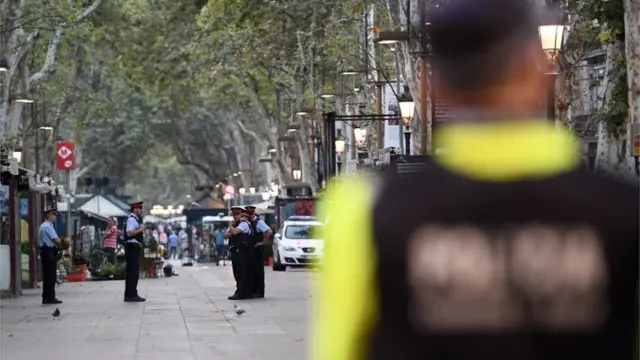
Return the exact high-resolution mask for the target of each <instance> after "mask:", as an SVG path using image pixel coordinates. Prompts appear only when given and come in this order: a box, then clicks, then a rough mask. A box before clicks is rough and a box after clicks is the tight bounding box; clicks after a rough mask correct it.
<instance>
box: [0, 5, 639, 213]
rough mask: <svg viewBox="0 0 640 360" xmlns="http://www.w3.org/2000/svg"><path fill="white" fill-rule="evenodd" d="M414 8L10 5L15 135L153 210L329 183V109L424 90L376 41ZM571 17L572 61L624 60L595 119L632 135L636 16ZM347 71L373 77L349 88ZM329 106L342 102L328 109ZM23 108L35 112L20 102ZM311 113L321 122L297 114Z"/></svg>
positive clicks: (0, 44) (9, 134) (2, 53)
mask: <svg viewBox="0 0 640 360" xmlns="http://www.w3.org/2000/svg"><path fill="white" fill-rule="evenodd" d="M434 1H435V0H434ZM627 1H628V2H633V1H632V0H627ZM405 4H406V2H404V1H397V0H377V1H369V2H368V3H367V2H363V1H359V0H239V1H233V2H230V1H224V0H208V1H207V0H126V1H125V0H109V1H100V0H94V1H87V0H82V1H80V0H74V1H68V2H62V3H61V2H55V3H50V2H42V1H40V0H21V1H18V0H1V1H0V6H1V7H0V9H2V14H3V16H2V17H1V18H0V26H1V29H2V30H1V33H0V34H1V35H2V36H1V37H0V66H4V65H6V67H7V68H8V69H9V71H6V72H2V73H0V79H1V81H2V82H1V83H0V86H1V90H2V91H1V92H0V95H1V96H0V124H1V125H2V126H0V129H2V137H3V139H5V143H7V142H10V143H11V144H12V145H15V146H22V147H23V148H30V149H35V148H39V149H40V150H41V151H40V154H41V156H42V158H41V159H38V160H39V162H40V169H39V170H40V172H43V173H45V174H52V173H54V171H55V170H54V160H55V154H54V151H53V150H54V147H55V142H56V141H59V140H72V141H75V142H76V143H77V147H78V151H79V152H78V155H79V156H78V161H79V168H78V171H77V172H76V177H77V178H81V177H87V176H99V177H104V176H107V177H112V178H121V179H125V181H123V182H122V183H123V188H122V189H121V190H122V191H124V185H127V184H128V185H127V189H128V190H127V191H133V192H135V193H136V194H138V195H139V196H140V197H143V198H146V199H149V200H157V201H165V202H171V201H175V199H177V198H179V197H180V196H182V195H184V193H185V192H188V191H190V190H189V187H191V186H195V185H207V184H208V185H211V184H215V183H218V182H224V181H231V179H229V177H230V174H232V173H234V172H237V171H239V170H243V171H242V174H243V176H242V179H240V181H241V183H237V184H236V185H238V186H245V187H250V186H251V187H260V186H267V185H268V184H269V183H270V182H271V181H282V182H286V181H289V180H290V174H291V170H292V169H293V168H297V167H301V168H302V169H303V170H304V172H303V173H304V174H305V175H304V176H305V179H304V180H306V181H308V182H310V183H314V182H315V171H314V170H313V169H314V164H313V162H314V148H313V144H310V143H309V135H310V134H312V135H319V133H318V131H319V129H320V127H319V126H318V125H319V120H320V119H321V117H320V116H321V113H322V111H327V110H330V109H336V108H341V107H343V106H345V103H357V104H360V107H361V108H362V109H368V110H370V111H371V110H374V103H375V101H374V94H373V90H374V89H373V86H372V85H371V82H372V80H373V78H372V76H371V72H372V71H378V72H379V73H380V74H381V75H382V78H383V79H389V78H391V77H392V76H390V75H389V74H392V73H395V60H396V56H398V59H399V60H400V63H401V66H402V72H401V76H402V77H403V82H405V83H408V84H409V85H415V84H416V83H417V81H416V77H417V73H416V71H415V68H414V63H415V61H414V60H415V59H412V56H413V55H408V54H406V53H405V52H404V51H402V52H399V54H397V55H395V54H393V53H391V52H383V53H382V54H381V56H380V58H379V59H378V60H377V61H372V60H374V59H373V57H372V56H373V53H374V52H373V49H372V46H371V44H372V42H371V38H372V36H373V34H374V32H375V31H377V30H378V29H380V28H387V29H389V28H398V27H402V26H403V24H405V23H406V18H407V15H409V16H410V18H411V20H412V21H411V22H412V26H419V24H417V23H416V21H417V19H416V15H415V13H413V12H415V11H416V9H418V1H415V0H412V1H410V5H411V6H412V11H413V12H412V13H410V14H407V13H406V10H407V9H405V8H404V6H405ZM434 4H435V2H434ZM432 5H433V4H432ZM434 6H435V5H434ZM566 10H567V11H568V12H569V13H571V14H572V17H571V18H570V19H571V20H570V21H571V22H572V24H571V25H572V31H571V38H570V39H571V40H570V42H571V41H573V44H574V46H573V48H572V49H573V50H572V51H573V53H571V54H570V53H569V52H567V54H568V55H567V59H568V60H567V63H571V64H572V65H576V64H577V63H579V60H580V59H582V57H581V56H582V55H584V54H586V53H587V52H589V51H595V50H597V48H602V47H605V48H606V47H607V46H609V45H612V46H613V45H615V46H617V49H618V51H617V52H616V55H615V57H614V58H613V59H614V60H615V61H614V62H612V63H611V66H609V67H608V68H607V72H608V75H607V79H608V81H610V82H611V84H613V85H612V87H611V89H610V90H609V91H608V94H609V96H608V97H607V99H606V104H607V106H604V107H602V108H600V109H599V110H598V111H597V112H595V113H594V119H596V121H598V122H600V123H602V124H605V125H606V128H607V129H608V131H609V132H610V133H612V134H614V135H616V136H617V135H618V134H619V133H621V132H623V130H624V129H623V124H624V122H625V119H626V111H627V110H626V109H627V108H628V104H629V100H628V97H627V96H626V94H627V93H628V85H627V77H626V74H627V69H626V66H627V64H628V63H627V62H625V52H624V42H625V11H624V10H625V4H624V3H623V0H612V1H604V2H603V1H596V0H572V1H570V2H569V3H568V6H567V8H566ZM627 25H628V24H627ZM400 49H403V48H400ZM571 56H573V57H571ZM346 69H350V70H355V71H356V72H358V75H357V76H354V77H350V78H346V77H341V76H340V73H341V72H342V71H344V70H346ZM572 71H573V70H572ZM567 73H569V71H568V72H567ZM569 77H570V76H569ZM354 88H359V89H362V91H360V92H356V91H353V89H354ZM416 89H417V88H416V87H415V86H412V90H414V98H416V99H417V100H419V98H420V96H419V94H417V93H415V90H416ZM328 92H332V93H339V94H340V95H341V96H338V97H334V98H333V99H330V100H326V99H325V98H323V97H321V95H323V94H326V93H328ZM20 96H29V97H32V98H33V100H34V102H33V103H32V104H24V103H19V102H16V101H15V100H16V99H17V98H18V97H20ZM565 100H566V99H565ZM302 109H304V110H305V111H304V112H306V113H308V115H303V116H300V115H296V113H301V110H302ZM291 125H296V126H297V128H296V129H299V130H298V131H297V135H296V134H294V135H295V136H293V137H291V138H292V139H293V141H292V142H286V143H283V142H282V141H279V139H280V137H281V136H282V135H285V134H287V131H288V129H290V128H291ZM363 125H367V124H363ZM43 127H45V128H49V127H51V128H53V131H44V130H42V128H43ZM36 134H37V135H41V136H35V135H36ZM36 139H38V140H39V142H36ZM43 139H44V140H43ZM267 148H273V149H278V152H277V156H275V159H274V161H273V166H274V169H275V170H276V171H275V175H276V177H275V178H273V179H271V178H268V177H267V175H266V172H265V171H262V169H263V168H262V166H263V165H260V164H259V163H258V161H257V159H258V158H260V157H262V156H266V155H267V153H266V149H267ZM29 159H30V160H29ZM27 161H32V162H33V163H35V156H31V157H29V156H27ZM32 167H33V166H32ZM248 174H252V175H251V176H249V175H248ZM160 179H161V180H160ZM187 183H188V184H189V185H188V186H186V185H185V184H187ZM197 183H201V184H197Z"/></svg>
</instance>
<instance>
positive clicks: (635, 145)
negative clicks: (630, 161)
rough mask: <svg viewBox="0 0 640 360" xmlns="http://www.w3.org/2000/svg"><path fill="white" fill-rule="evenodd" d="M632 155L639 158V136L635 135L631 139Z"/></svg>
mask: <svg viewBox="0 0 640 360" xmlns="http://www.w3.org/2000/svg"><path fill="white" fill-rule="evenodd" d="M633 155H634V156H640V134H636V136H634V139H633Z"/></svg>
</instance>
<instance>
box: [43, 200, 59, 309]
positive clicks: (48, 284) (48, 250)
mask: <svg viewBox="0 0 640 360" xmlns="http://www.w3.org/2000/svg"><path fill="white" fill-rule="evenodd" d="M44 217H45V221H44V222H43V223H42V225H40V230H39V231H38V237H39V244H40V260H41V261H42V304H44V305H46V304H62V301H60V300H58V299H56V289H55V286H56V273H57V263H58V246H57V245H58V244H60V238H59V237H58V234H57V233H56V229H55V228H54V227H53V223H54V222H55V221H56V210H55V209H50V210H47V211H45V213H44Z"/></svg>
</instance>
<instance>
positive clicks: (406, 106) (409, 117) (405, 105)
mask: <svg viewBox="0 0 640 360" xmlns="http://www.w3.org/2000/svg"><path fill="white" fill-rule="evenodd" d="M398 105H399V106H400V115H401V116H402V122H403V123H404V144H405V149H404V153H405V154H406V155H411V123H412V122H413V115H414V113H415V110H416V103H415V102H414V101H413V97H412V96H411V92H410V91H409V87H408V86H406V85H405V87H404V92H403V93H402V94H400V96H399V97H398Z"/></svg>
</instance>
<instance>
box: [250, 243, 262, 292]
mask: <svg viewBox="0 0 640 360" xmlns="http://www.w3.org/2000/svg"><path fill="white" fill-rule="evenodd" d="M252 253H253V259H252V261H251V262H252V266H253V269H251V273H252V274H253V293H254V294H256V295H264V254H263V253H262V246H258V247H255V248H254V249H253V252H252Z"/></svg>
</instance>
